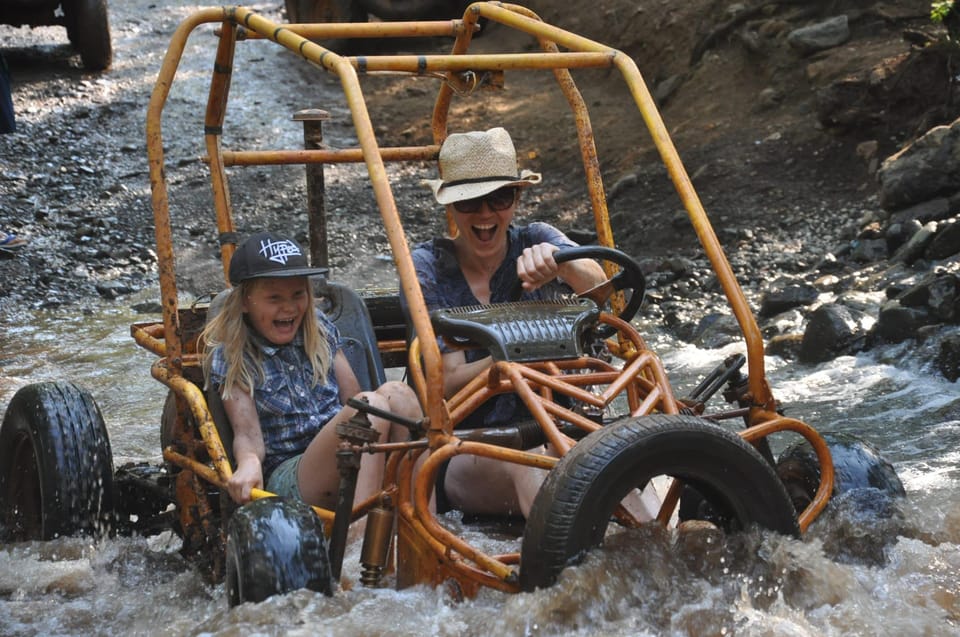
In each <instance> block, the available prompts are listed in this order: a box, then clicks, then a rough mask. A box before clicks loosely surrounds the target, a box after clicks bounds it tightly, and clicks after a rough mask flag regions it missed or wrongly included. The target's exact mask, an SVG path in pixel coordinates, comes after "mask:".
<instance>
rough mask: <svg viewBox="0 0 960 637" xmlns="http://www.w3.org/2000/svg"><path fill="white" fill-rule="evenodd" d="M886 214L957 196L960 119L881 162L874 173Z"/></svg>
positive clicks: (959, 170) (931, 131)
mask: <svg viewBox="0 0 960 637" xmlns="http://www.w3.org/2000/svg"><path fill="white" fill-rule="evenodd" d="M877 179H878V180H879V182H880V205H882V206H883V207H884V208H885V209H887V210H899V209H901V208H905V207H907V206H911V205H914V204H917V203H921V202H924V201H928V200H930V199H935V198H937V197H949V196H950V195H952V194H954V193H957V192H960V119H958V120H956V121H955V122H953V123H952V124H951V125H949V126H937V127H935V128H932V129H930V130H929V131H928V132H927V133H926V134H925V135H923V137H920V138H919V139H918V140H916V141H915V142H913V143H912V144H910V145H909V146H906V147H905V148H903V149H902V150H900V151H899V152H897V153H896V154H894V155H891V156H890V157H888V158H887V159H885V160H884V162H883V164H881V166H880V170H879V171H877Z"/></svg>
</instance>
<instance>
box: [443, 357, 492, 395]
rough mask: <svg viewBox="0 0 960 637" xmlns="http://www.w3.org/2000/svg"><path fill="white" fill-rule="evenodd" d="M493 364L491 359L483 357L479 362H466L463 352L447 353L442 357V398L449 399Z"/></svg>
mask: <svg viewBox="0 0 960 637" xmlns="http://www.w3.org/2000/svg"><path fill="white" fill-rule="evenodd" d="M492 364H493V358H492V357H490V356H485V357H483V358H481V359H480V360H476V361H473V362H472V363H468V362H467V356H466V354H464V352H463V350H455V351H452V352H447V353H446V354H444V355H443V397H444V398H450V397H451V396H453V395H454V394H455V393H457V391H458V390H459V389H460V388H461V387H463V386H464V385H466V384H467V383H468V382H470V381H471V380H473V379H474V378H476V377H477V376H479V375H480V372H482V371H483V370H485V369H486V368H488V367H490V365H492Z"/></svg>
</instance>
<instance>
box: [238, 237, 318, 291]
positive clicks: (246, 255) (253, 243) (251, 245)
mask: <svg viewBox="0 0 960 637" xmlns="http://www.w3.org/2000/svg"><path fill="white" fill-rule="evenodd" d="M327 272H328V269H327V268H314V267H310V264H308V263H307V257H306V255H305V254H304V253H303V250H302V249H301V248H300V245H299V244H298V243H297V242H296V241H294V240H293V239H291V238H289V237H285V236H283V235H281V234H277V233H275V232H258V233H257V234H255V235H252V236H250V237H247V238H246V239H245V240H244V241H243V243H241V244H240V245H239V246H238V247H237V251H236V252H234V253H233V257H232V258H231V259H230V283H231V284H233V285H239V284H241V283H243V282H244V281H246V280H248V279H261V278H265V277H290V276H314V275H317V274H326V273H327Z"/></svg>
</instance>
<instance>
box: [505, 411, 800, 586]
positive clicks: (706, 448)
mask: <svg viewBox="0 0 960 637" xmlns="http://www.w3.org/2000/svg"><path fill="white" fill-rule="evenodd" d="M664 475H666V476H670V477H673V478H676V479H679V480H681V481H682V482H683V483H684V484H686V485H690V486H692V487H694V488H695V489H696V490H697V491H698V492H700V493H701V494H703V497H704V499H705V500H706V501H707V502H708V503H709V505H710V508H711V510H712V512H713V514H714V516H713V517H711V521H712V522H714V523H718V526H720V527H721V528H722V529H723V530H724V531H726V532H728V533H730V532H736V531H738V530H742V529H746V528H748V527H750V526H752V525H758V526H760V527H763V528H766V529H770V530H773V531H776V532H779V533H783V534H786V535H792V536H799V534H800V530H799V527H798V526H797V519H796V515H795V514H794V510H793V505H792V504H791V503H790V499H789V497H788V496H787V493H786V490H785V489H784V488H783V485H782V484H781V483H780V481H779V480H778V479H777V476H776V473H775V472H774V470H773V467H772V466H770V464H769V463H768V462H767V461H766V460H764V458H763V456H761V455H760V454H759V452H757V450H756V449H755V448H754V447H752V446H751V445H750V444H749V443H747V442H745V441H744V440H743V439H742V438H740V437H739V436H737V435H736V434H734V433H732V432H729V431H727V430H725V429H723V428H721V427H720V426H718V425H716V424H715V423H712V422H709V421H707V420H704V419H701V418H697V417H695V416H686V415H666V414H656V415H652V416H641V417H639V418H631V419H627V420H623V421H621V422H618V423H614V424H611V425H609V426H607V427H604V428H603V429H599V430H597V431H595V432H593V433H591V434H590V435H589V436H587V437H586V438H584V439H583V440H582V441H580V442H579V443H578V444H577V445H576V446H575V447H574V448H573V449H572V450H571V451H570V452H569V453H567V455H566V456H564V457H563V458H562V459H561V460H560V462H559V463H558V464H557V466H556V467H554V469H553V470H552V471H550V474H549V475H548V476H547V479H546V480H545V481H544V483H543V486H542V487H541V488H540V491H539V492H538V493H537V497H536V498H535V499H534V502H533V506H532V508H531V511H530V516H529V518H528V519H527V526H526V530H525V532H524V535H523V544H522V548H521V553H520V587H521V589H523V590H525V591H532V590H534V589H536V588H540V587H546V586H550V585H552V584H553V583H554V582H555V581H556V579H557V577H558V576H559V575H560V572H561V571H562V570H563V569H564V568H565V567H566V566H569V565H572V564H575V563H577V562H579V561H581V560H582V558H583V557H584V554H585V553H586V552H587V551H589V550H590V549H593V548H595V547H597V546H599V545H600V544H602V543H603V540H604V535H605V534H606V532H607V528H608V525H609V523H610V520H611V517H612V515H613V512H614V510H615V509H616V507H617V505H618V504H619V503H620V501H621V500H623V498H624V497H625V496H626V495H627V494H628V493H629V492H630V491H631V490H633V489H642V488H643V487H644V486H645V485H646V484H647V483H648V482H649V481H650V480H651V479H652V478H655V477H657V476H664Z"/></svg>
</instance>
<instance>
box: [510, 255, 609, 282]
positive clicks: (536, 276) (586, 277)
mask: <svg viewBox="0 0 960 637" xmlns="http://www.w3.org/2000/svg"><path fill="white" fill-rule="evenodd" d="M559 249H560V248H558V247H557V246H555V245H554V244H552V243H538V244H536V245H534V246H531V247H529V248H526V249H525V250H524V251H523V253H522V254H521V255H520V256H519V257H518V258H517V276H519V277H520V280H521V281H522V282H523V289H524V290H526V291H528V292H530V291H533V290H536V289H537V288H539V287H540V286H542V285H546V284H547V283H549V282H550V281H552V280H554V279H555V278H558V277H559V278H560V279H562V280H563V282H564V283H566V284H567V285H569V286H570V288H571V289H573V291H574V292H575V293H577V294H580V293H582V292H586V291H587V290H589V289H591V288H594V287H596V286H598V285H600V284H601V283H603V282H604V281H606V280H607V276H606V274H605V273H604V271H603V268H602V267H601V266H600V264H599V263H597V262H596V261H594V260H593V259H576V260H574V261H565V262H564V263H561V264H557V262H556V261H554V260H553V253H554V252H556V251H557V250H559Z"/></svg>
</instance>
